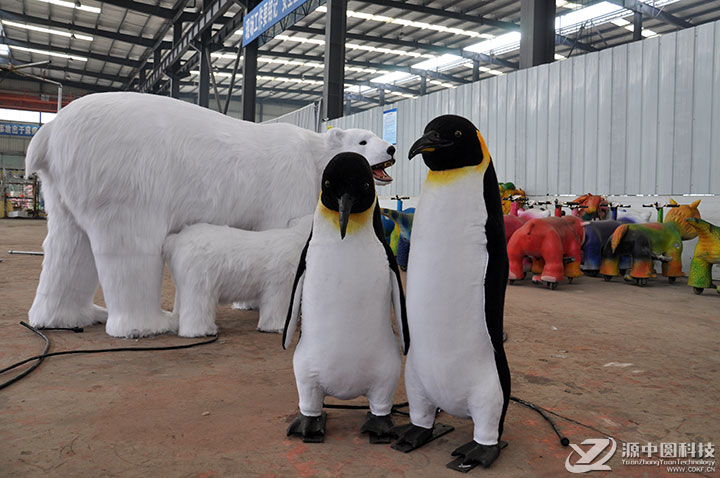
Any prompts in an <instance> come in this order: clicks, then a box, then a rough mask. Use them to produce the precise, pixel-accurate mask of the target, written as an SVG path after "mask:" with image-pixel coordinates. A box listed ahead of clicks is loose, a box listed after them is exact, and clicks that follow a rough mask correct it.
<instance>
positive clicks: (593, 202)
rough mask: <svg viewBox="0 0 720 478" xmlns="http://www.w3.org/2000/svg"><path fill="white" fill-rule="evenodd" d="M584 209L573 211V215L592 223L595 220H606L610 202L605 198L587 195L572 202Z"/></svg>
mask: <svg viewBox="0 0 720 478" xmlns="http://www.w3.org/2000/svg"><path fill="white" fill-rule="evenodd" d="M570 202H571V203H575V204H577V205H578V206H585V207H582V208H577V209H573V212H572V213H573V214H574V215H575V216H578V217H580V218H581V219H582V220H583V221H592V220H593V219H605V216H607V212H608V202H607V199H605V196H596V195H594V194H590V193H587V194H585V195H583V196H580V197H579V198H576V199H573V200H572V201H570Z"/></svg>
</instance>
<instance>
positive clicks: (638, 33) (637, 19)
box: [633, 12, 643, 41]
mask: <svg viewBox="0 0 720 478" xmlns="http://www.w3.org/2000/svg"><path fill="white" fill-rule="evenodd" d="M642 23H643V15H642V13H640V12H634V13H633V41H638V40H642Z"/></svg>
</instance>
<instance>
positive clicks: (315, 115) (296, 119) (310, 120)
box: [263, 103, 320, 132]
mask: <svg viewBox="0 0 720 478" xmlns="http://www.w3.org/2000/svg"><path fill="white" fill-rule="evenodd" d="M263 123H291V124H294V125H297V126H300V127H301V128H305V129H309V130H311V131H315V132H319V130H320V105H319V103H311V104H309V105H307V106H304V107H302V108H300V109H298V110H295V111H292V112H290V113H287V114H284V115H282V116H278V117H277V118H273V119H270V120H267V121H263Z"/></svg>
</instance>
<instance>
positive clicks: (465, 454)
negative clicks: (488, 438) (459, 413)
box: [447, 440, 507, 473]
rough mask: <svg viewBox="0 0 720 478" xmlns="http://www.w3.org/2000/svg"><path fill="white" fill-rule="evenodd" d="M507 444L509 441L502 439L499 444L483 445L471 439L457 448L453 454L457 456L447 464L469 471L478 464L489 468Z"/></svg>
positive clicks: (458, 469)
mask: <svg viewBox="0 0 720 478" xmlns="http://www.w3.org/2000/svg"><path fill="white" fill-rule="evenodd" d="M506 446H507V442H504V441H500V443H498V444H497V445H481V444H479V443H477V442H476V441H474V440H473V441H471V442H468V443H466V444H464V445H463V446H461V447H459V448H457V449H456V450H455V451H454V452H452V456H457V458H456V459H455V460H453V461H451V462H450V463H448V464H447V467H448V468H450V469H451V470H456V471H460V472H462V473H467V472H468V471H470V470H472V469H473V468H475V467H476V466H478V465H481V466H482V467H483V468H487V467H489V466H490V465H492V463H493V462H494V461H495V459H496V458H497V457H498V456H499V455H500V450H501V449H502V448H505V447H506Z"/></svg>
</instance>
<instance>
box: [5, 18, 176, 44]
mask: <svg viewBox="0 0 720 478" xmlns="http://www.w3.org/2000/svg"><path fill="white" fill-rule="evenodd" d="M0 18H2V19H3V20H11V21H15V22H24V23H29V24H34V25H39V26H44V27H52V28H61V29H63V30H69V31H70V32H71V33H74V32H80V33H85V34H87V35H94V36H98V37H102V38H107V39H110V40H117V41H121V42H125V43H129V44H131V45H140V46H144V47H146V48H150V47H152V46H153V45H154V44H155V41H154V40H153V39H152V38H144V37H140V36H134V35H125V34H124V33H116V32H111V31H107V30H100V29H98V28H89V27H83V26H80V25H74V24H72V23H71V24H68V23H66V22H58V21H55V20H51V19H47V18H39V17H33V16H30V15H22V14H20V13H13V12H8V11H7V10H0ZM171 45H172V44H171V43H170V42H163V44H162V45H161V47H162V48H170V46H171Z"/></svg>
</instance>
